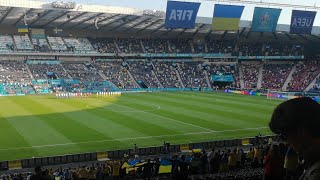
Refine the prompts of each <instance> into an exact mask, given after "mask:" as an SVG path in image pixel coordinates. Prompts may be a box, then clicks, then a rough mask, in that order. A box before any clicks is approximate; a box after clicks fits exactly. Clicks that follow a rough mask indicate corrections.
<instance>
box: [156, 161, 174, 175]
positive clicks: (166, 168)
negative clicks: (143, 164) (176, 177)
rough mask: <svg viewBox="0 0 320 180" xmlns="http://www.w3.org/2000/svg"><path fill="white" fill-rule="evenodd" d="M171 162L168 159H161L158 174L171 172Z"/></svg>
mask: <svg viewBox="0 0 320 180" xmlns="http://www.w3.org/2000/svg"><path fill="white" fill-rule="evenodd" d="M171 170H172V162H171V161H169V160H165V159H162V160H161V161H160V167H159V174H166V173H171Z"/></svg>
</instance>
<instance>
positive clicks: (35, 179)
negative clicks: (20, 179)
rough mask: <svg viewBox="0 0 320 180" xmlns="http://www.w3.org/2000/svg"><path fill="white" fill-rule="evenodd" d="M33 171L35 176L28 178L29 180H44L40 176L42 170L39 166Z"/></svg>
mask: <svg viewBox="0 0 320 180" xmlns="http://www.w3.org/2000/svg"><path fill="white" fill-rule="evenodd" d="M34 171H35V174H33V175H32V176H31V177H30V180H45V178H44V177H43V176H42V170H41V167H40V166H38V167H36V168H35V169H34Z"/></svg>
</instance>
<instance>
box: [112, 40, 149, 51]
mask: <svg viewBox="0 0 320 180" xmlns="http://www.w3.org/2000/svg"><path fill="white" fill-rule="evenodd" d="M116 43H117V45H118V47H119V50H120V53H142V52H143V50H142V47H141V41H140V39H117V40H116Z"/></svg>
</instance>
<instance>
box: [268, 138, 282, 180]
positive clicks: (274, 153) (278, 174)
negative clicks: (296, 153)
mask: <svg viewBox="0 0 320 180" xmlns="http://www.w3.org/2000/svg"><path fill="white" fill-rule="evenodd" d="M263 167H264V179H265V180H282V179H283V177H284V176H283V161H282V157H281V156H280V150H279V146H278V145H275V144H273V145H272V146H271V149H270V151H269V153H268V155H267V156H265V158H264V160H263Z"/></svg>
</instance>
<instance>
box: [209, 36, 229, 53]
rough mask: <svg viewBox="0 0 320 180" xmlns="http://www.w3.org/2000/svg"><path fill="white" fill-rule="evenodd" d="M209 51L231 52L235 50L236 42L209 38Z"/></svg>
mask: <svg viewBox="0 0 320 180" xmlns="http://www.w3.org/2000/svg"><path fill="white" fill-rule="evenodd" d="M207 46H208V52H209V53H231V52H234V51H235V42H234V41H231V40H211V39H210V40H208V41H207Z"/></svg>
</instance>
